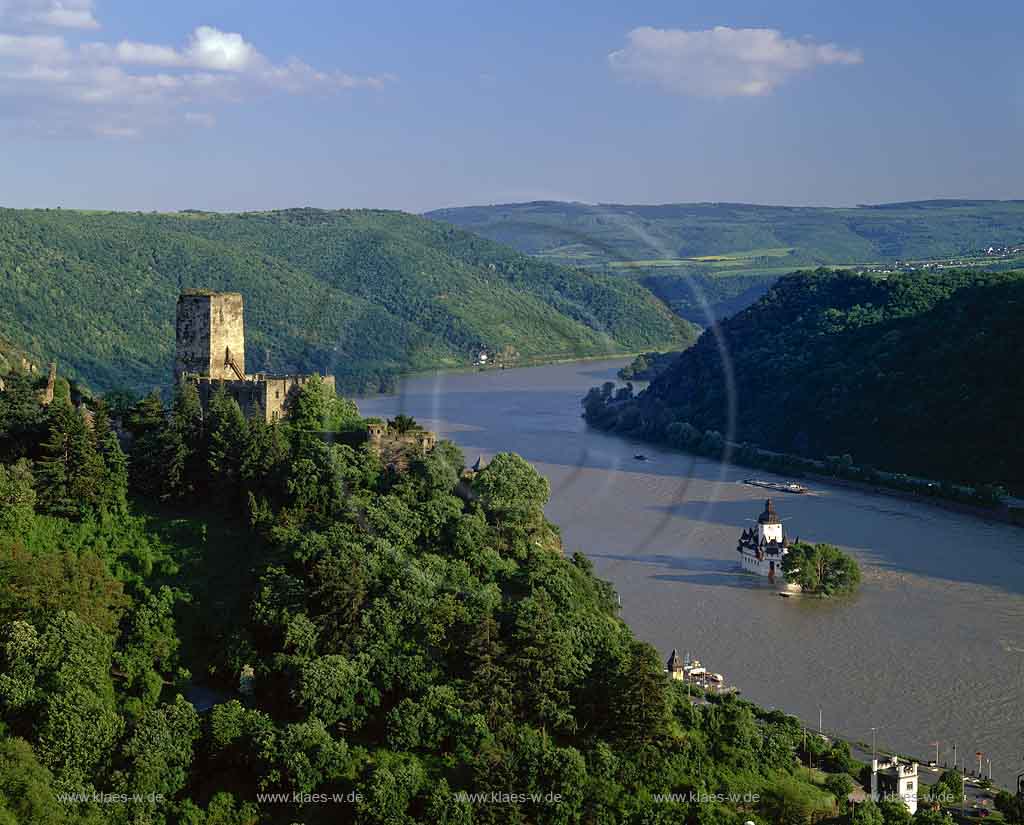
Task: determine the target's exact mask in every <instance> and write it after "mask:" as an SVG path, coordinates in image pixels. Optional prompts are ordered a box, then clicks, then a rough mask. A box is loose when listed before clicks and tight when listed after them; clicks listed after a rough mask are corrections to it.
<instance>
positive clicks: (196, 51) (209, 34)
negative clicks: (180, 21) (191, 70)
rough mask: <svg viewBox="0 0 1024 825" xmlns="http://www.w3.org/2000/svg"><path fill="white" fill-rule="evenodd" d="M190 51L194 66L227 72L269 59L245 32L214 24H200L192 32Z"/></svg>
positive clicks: (189, 54)
mask: <svg viewBox="0 0 1024 825" xmlns="http://www.w3.org/2000/svg"><path fill="white" fill-rule="evenodd" d="M186 55H187V58H188V62H189V65H191V66H195V67H197V68H200V69H215V70H219V71H224V72H242V71H245V70H246V69H248V68H252V67H253V66H254V65H255V64H257V63H262V62H264V61H265V58H264V57H263V56H262V55H261V54H260V53H259V52H258V51H256V49H254V48H253V46H252V44H251V43H246V42H245V40H244V39H243V38H242V35H240V34H238V33H236V32H222V31H219V30H217V29H215V28H213V27H212V26H200V27H199V28H197V29H196V30H195V31H194V32H192V39H191V40H190V41H189V44H188V51H187V52H186Z"/></svg>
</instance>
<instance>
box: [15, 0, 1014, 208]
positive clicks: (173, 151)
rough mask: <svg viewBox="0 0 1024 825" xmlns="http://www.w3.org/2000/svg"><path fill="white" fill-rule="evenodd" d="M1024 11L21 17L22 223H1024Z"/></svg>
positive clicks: (44, 5) (526, 0)
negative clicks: (516, 212)
mask: <svg viewBox="0 0 1024 825" xmlns="http://www.w3.org/2000/svg"><path fill="white" fill-rule="evenodd" d="M1021 31H1024V4H1021V3H1020V2H1003V0H992V2H982V3H974V4H964V3H953V2H947V0H931V2H910V1H909V0H900V1H899V2H891V0H890V2H885V3H882V2H871V1H870V0H859V2H857V3H850V2H795V1H794V0H784V1H781V2H775V3H763V2H762V3H754V2H730V1H729V0H719V1H718V2H713V3H712V2H703V3H696V2H678V0H677V2H651V3H642V2H636V3H621V2H610V1H609V2H606V1H605V0H588V2H569V1H568V0H566V1H565V2H561V3H552V2H532V0H523V2H519V3H500V4H499V3H481V2H476V3H470V2H443V0H437V1H436V2H433V3H429V4H424V3H412V2H408V3H392V2H388V1H387V0H379V2H375V3H359V4H356V3H342V2H336V1H335V2H309V1H308V0H307V2H302V3H293V4H283V3H262V2H253V1H252V0H249V2H240V0H236V1H234V2H228V1H227V0H206V2H202V3H200V2H190V1H189V0H179V2H177V3H175V4H164V3H140V2H121V1H120V0H0V176H2V181H3V185H2V188H0V205H3V206H11V207H15V206H19V207H20V206H40V207H42V206H64V207H80V208H100V209H139V210H152V209H157V210H170V209H182V208H200V209H219V210H240V209H267V208H277V207H287V206H301V205H311V206H320V207H332V208H333V207H385V208H395V209H407V210H411V211H421V210H426V209H431V208H435V207H441V206H455V205H462V204H472V203H495V202H508V201H520V200H531V199H538V198H545V199H549V198H550V199H566V200H581V201H588V202H599V201H603V202H627V203H664V202H676V201H705V200H718V201H744V202H754V203H780V204H827V205H846V204H854V203H865V202H882V201H892V200H907V199H917V198H929V197H977V198H984V197H992V198H1021V197H1024V161H1022V159H1021V157H1020V149H1019V147H1020V146H1021V145H1022V144H1024V140H1022V139H1024V68H1022V66H1021V63H1020V60H1019V51H1020V45H1019V38H1020V33H1021Z"/></svg>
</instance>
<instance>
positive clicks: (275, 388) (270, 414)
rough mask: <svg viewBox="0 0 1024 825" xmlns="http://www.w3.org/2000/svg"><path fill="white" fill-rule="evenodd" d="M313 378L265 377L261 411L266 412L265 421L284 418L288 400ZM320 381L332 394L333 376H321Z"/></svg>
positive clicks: (290, 376) (303, 376)
mask: <svg viewBox="0 0 1024 825" xmlns="http://www.w3.org/2000/svg"><path fill="white" fill-rule="evenodd" d="M312 377H313V376H311V375H281V376H267V377H265V378H264V379H263V381H262V384H263V387H264V390H263V392H264V402H263V409H264V410H265V412H266V417H267V421H273V420H274V419H280V418H284V415H285V410H284V408H285V404H287V403H288V399H289V398H291V397H292V396H293V395H294V394H295V393H297V392H298V391H299V390H300V389H301V388H302V387H303V386H304V385H305V384H307V383H308V382H309V380H310V379H311V378H312ZM320 380H321V381H323V382H324V385H325V386H327V387H329V388H330V390H331V392H332V393H333V392H334V376H333V375H322V376H320Z"/></svg>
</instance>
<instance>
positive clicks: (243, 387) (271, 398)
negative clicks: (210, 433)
mask: <svg viewBox="0 0 1024 825" xmlns="http://www.w3.org/2000/svg"><path fill="white" fill-rule="evenodd" d="M312 377H313V376H311V375H249V376H246V379H245V380H244V381H239V380H238V379H237V378H236V379H233V380H222V379H217V378H209V377H207V376H199V375H189V376H187V378H188V380H190V381H193V382H195V384H196V388H197V389H198V390H199V400H200V402H201V403H202V405H203V409H206V408H207V406H208V405H209V403H210V398H211V397H212V396H213V394H214V393H215V392H216V391H217V388H218V387H219V386H220V385H221V384H223V385H224V389H225V390H226V391H227V394H228V395H229V396H231V397H232V398H234V399H235V400H236V401H237V402H238V406H239V407H241V408H242V412H243V413H244V414H245V417H246V418H253V417H260V418H263V420H264V421H266V422H268V423H269V422H271V421H274V420H275V419H282V418H284V417H285V405H286V404H287V403H288V400H289V399H290V398H291V397H292V396H294V395H295V394H296V393H298V391H299V390H300V389H301V388H302V387H303V386H304V385H305V384H306V383H308V382H309V380H310V379H311V378H312ZM320 380H321V381H323V382H324V384H325V385H326V386H327V387H329V388H330V390H331V391H332V392H333V391H334V376H333V375H321V376H320Z"/></svg>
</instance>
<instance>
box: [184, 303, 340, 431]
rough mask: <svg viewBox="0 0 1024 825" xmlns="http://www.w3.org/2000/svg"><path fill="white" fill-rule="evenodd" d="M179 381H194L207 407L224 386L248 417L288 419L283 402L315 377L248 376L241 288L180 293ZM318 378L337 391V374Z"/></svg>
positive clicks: (285, 402)
mask: <svg viewBox="0 0 1024 825" xmlns="http://www.w3.org/2000/svg"><path fill="white" fill-rule="evenodd" d="M175 337H176V347H175V353H174V380H175V383H180V382H182V381H190V382H192V383H194V384H195V385H196V388H197V389H198V391H199V399H200V401H201V402H202V404H203V407H204V408H205V407H206V406H207V404H209V401H210V397H211V395H212V394H213V393H214V392H215V391H216V389H217V388H218V387H219V386H220V385H221V384H223V385H224V387H225V389H226V390H227V392H228V394H229V395H230V396H231V397H232V398H234V399H235V400H236V401H237V402H238V405H239V406H240V407H241V408H242V412H243V413H245V415H246V416H248V417H254V416H261V417H262V418H263V419H264V420H265V421H268V422H269V421H274V420H277V419H280V418H284V416H285V414H286V410H285V405H286V404H287V402H288V400H289V399H290V398H291V397H292V396H293V395H295V394H296V393H298V391H299V389H300V388H301V387H302V386H303V385H304V384H306V383H307V382H308V381H309V380H310V379H311V378H313V376H312V375H266V374H264V373H256V374H254V375H249V374H247V373H246V371H245V322H244V315H243V302H242V296H241V294H240V293H238V292H215V291H213V290H209V289H187V290H185V291H184V292H182V293H181V295H180V296H178V311H177V323H176V336H175ZM320 379H321V380H322V381H323V382H324V383H325V384H326V385H327V386H328V387H330V389H331V391H332V392H333V391H334V376H333V375H323V376H320Z"/></svg>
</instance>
